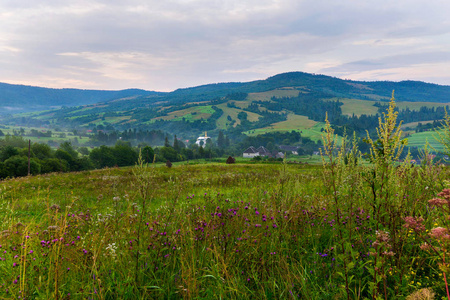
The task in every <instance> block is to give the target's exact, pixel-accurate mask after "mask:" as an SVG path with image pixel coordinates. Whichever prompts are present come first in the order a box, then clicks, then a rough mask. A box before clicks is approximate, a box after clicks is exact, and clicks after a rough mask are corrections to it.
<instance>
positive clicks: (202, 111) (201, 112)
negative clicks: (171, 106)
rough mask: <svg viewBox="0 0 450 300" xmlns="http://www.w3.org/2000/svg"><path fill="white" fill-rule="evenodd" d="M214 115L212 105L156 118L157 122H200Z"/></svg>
mask: <svg viewBox="0 0 450 300" xmlns="http://www.w3.org/2000/svg"><path fill="white" fill-rule="evenodd" d="M213 113H214V109H213V108H212V107H211V105H207V106H194V107H189V108H186V109H182V110H177V111H173V112H170V113H168V114H167V116H164V117H158V118H155V119H156V120H159V119H162V120H166V121H169V120H173V121H180V120H181V119H182V118H184V119H185V120H188V121H193V120H200V119H202V118H203V119H205V120H206V119H208V118H209V117H210V116H211V115H212V114H213Z"/></svg>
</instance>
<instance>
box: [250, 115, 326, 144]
mask: <svg viewBox="0 0 450 300" xmlns="http://www.w3.org/2000/svg"><path fill="white" fill-rule="evenodd" d="M324 124H325V123H322V122H315V121H312V120H309V119H308V118H307V117H305V116H299V115H294V114H291V115H288V120H287V121H283V122H279V123H275V124H272V125H271V126H270V127H264V128H258V129H254V130H249V131H246V132H244V134H246V135H249V136H254V135H258V134H264V133H268V132H277V131H278V132H280V131H292V130H294V131H298V132H301V134H302V136H303V137H308V138H310V139H311V140H313V141H318V140H322V129H323V128H324ZM291 126H292V127H291Z"/></svg>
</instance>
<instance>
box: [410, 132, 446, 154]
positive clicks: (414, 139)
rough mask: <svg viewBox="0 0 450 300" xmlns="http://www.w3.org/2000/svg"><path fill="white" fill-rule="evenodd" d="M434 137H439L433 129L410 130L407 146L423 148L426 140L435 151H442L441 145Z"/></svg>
mask: <svg viewBox="0 0 450 300" xmlns="http://www.w3.org/2000/svg"><path fill="white" fill-rule="evenodd" d="M436 138H439V135H438V134H437V133H436V132H434V131H424V132H417V133H416V132H412V133H411V135H410V136H409V137H408V138H407V139H408V146H410V147H419V148H423V146H424V145H425V143H426V142H427V141H428V143H429V144H430V146H431V147H433V149H436V150H437V151H442V150H443V147H442V145H441V144H440V143H439V141H438V140H436Z"/></svg>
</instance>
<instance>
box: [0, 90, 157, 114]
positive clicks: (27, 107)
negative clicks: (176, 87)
mask: <svg viewBox="0 0 450 300" xmlns="http://www.w3.org/2000/svg"><path fill="white" fill-rule="evenodd" d="M156 94H158V93H157V92H152V91H145V90H141V89H126V90H118V91H105V90H82V89H72V88H64V89H53V88H43V87H35V86H27V85H17V84H8V83H0V111H1V112H3V113H17V112H27V111H36V110H46V109H50V108H59V107H62V106H79V105H88V104H95V103H98V102H105V101H109V100H114V99H120V98H127V97H139V96H148V95H156Z"/></svg>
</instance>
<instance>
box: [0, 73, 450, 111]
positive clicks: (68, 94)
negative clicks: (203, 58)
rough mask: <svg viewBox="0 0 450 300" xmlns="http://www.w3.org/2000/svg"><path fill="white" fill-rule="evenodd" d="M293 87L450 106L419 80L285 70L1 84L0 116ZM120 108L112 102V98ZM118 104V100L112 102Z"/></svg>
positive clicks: (445, 90) (443, 93)
mask: <svg viewBox="0 0 450 300" xmlns="http://www.w3.org/2000/svg"><path fill="white" fill-rule="evenodd" d="M286 87H294V88H300V89H303V90H305V91H314V92H321V93H326V94H328V95H331V96H334V97H342V98H354V99H362V100H377V101H383V100H385V101H386V100H389V98H390V96H391V93H392V91H393V90H395V96H396V100H397V101H412V102H422V101H423V102H440V103H448V102H450V86H444V85H438V84H432V83H425V82H421V81H411V80H406V81H400V82H392V81H372V82H365V81H352V80H343V79H339V78H335V77H331V76H327V75H316V74H310V73H305V72H288V73H282V74H277V75H274V76H271V77H269V78H267V79H264V80H255V81H250V82H228V83H213V84H206V85H201V86H196V87H190V88H183V89H177V90H175V91H173V92H154V91H146V90H142V89H126V90H119V91H104V90H82V89H71V88H67V89H52V88H43V87H33V86H25V85H13V84H6V83H0V114H2V113H3V114H6V113H20V112H28V111H39V110H48V109H52V108H60V107H62V106H69V107H76V106H83V105H92V104H97V103H108V106H110V107H109V110H114V109H118V108H119V107H120V109H133V108H139V107H140V108H142V107H152V106H154V103H166V104H167V105H171V104H177V105H178V104H183V103H191V102H201V101H212V100H214V99H220V98H223V97H226V96H227V95H230V94H232V93H260V92H267V91H271V90H276V89H280V88H286ZM119 99H121V100H126V101H119V102H120V104H115V105H114V104H112V103H111V102H112V101H115V100H119ZM115 102H117V101H115Z"/></svg>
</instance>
